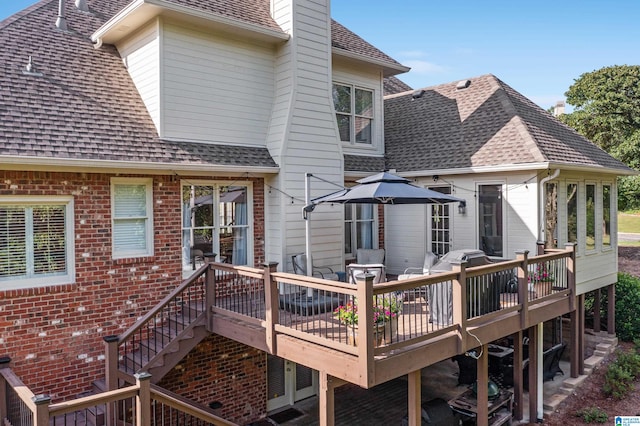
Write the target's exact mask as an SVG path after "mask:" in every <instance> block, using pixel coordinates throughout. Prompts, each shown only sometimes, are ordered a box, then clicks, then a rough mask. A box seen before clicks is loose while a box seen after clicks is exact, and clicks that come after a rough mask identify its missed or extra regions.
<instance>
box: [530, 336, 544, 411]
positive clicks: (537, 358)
mask: <svg viewBox="0 0 640 426" xmlns="http://www.w3.org/2000/svg"><path fill="white" fill-rule="evenodd" d="M538 334H539V328H538V326H537V325H534V326H533V327H529V329H528V335H529V371H528V374H529V421H530V423H535V422H536V421H537V420H538V375H539V374H538V373H539V371H541V370H542V365H538V364H541V362H542V356H541V355H542V348H541V347H540V342H539V339H538Z"/></svg>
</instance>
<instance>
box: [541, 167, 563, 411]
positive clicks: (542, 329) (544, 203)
mask: <svg viewBox="0 0 640 426" xmlns="http://www.w3.org/2000/svg"><path fill="white" fill-rule="evenodd" d="M558 175H560V169H556V170H555V171H554V172H553V174H551V175H549V176H547V177H545V178H543V179H542V180H541V181H540V229H539V231H538V232H539V234H538V241H544V227H545V224H546V223H547V218H546V215H545V206H546V199H545V194H546V191H545V188H544V185H545V184H546V183H547V182H549V181H550V180H553V179H555V178H557V177H558ZM545 243H546V241H545ZM537 327H538V362H537V364H538V365H536V370H538V406H537V407H536V411H537V412H538V419H540V420H541V419H542V418H543V417H544V400H543V397H544V395H543V394H544V392H543V390H544V389H543V387H542V386H543V377H542V376H543V374H542V370H543V366H542V362H543V358H544V356H543V353H542V352H543V350H542V344H543V341H544V336H543V334H542V333H543V332H544V327H543V324H542V323H540V324H538V325H537Z"/></svg>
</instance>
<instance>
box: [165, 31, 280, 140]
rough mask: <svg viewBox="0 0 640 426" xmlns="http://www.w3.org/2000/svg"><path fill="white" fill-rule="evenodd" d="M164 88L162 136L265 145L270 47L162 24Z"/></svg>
mask: <svg viewBox="0 0 640 426" xmlns="http://www.w3.org/2000/svg"><path fill="white" fill-rule="evenodd" d="M162 88H163V97H162V107H163V130H164V131H163V134H162V135H161V136H162V137H166V138H178V139H188V140H199V141H211V142H220V143H230V144H240V145H245V144H246V145H254V146H260V145H262V146H264V145H265V139H266V135H267V128H268V124H269V118H270V114H271V107H272V105H273V97H274V52H273V48H272V47H270V46H268V45H261V44H258V43H250V42H248V41H244V40H239V39H233V38H231V37H229V36H228V35H219V34H212V33H210V32H204V31H200V30H197V29H193V28H188V27H185V26H181V25H179V24H176V23H165V24H164V25H163V58H162Z"/></svg>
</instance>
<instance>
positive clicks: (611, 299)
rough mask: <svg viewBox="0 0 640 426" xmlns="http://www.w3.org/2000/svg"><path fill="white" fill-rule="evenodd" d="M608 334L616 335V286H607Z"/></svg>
mask: <svg viewBox="0 0 640 426" xmlns="http://www.w3.org/2000/svg"><path fill="white" fill-rule="evenodd" d="M607 333H608V334H611V335H613V334H616V285H615V283H614V284H609V285H608V286H607Z"/></svg>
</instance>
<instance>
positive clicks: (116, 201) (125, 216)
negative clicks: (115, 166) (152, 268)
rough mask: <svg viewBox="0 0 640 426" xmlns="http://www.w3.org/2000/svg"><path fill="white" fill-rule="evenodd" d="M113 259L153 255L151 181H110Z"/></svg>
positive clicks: (113, 179)
mask: <svg viewBox="0 0 640 426" xmlns="http://www.w3.org/2000/svg"><path fill="white" fill-rule="evenodd" d="M111 230H112V232H111V235H112V238H111V239H112V257H113V258H114V259H122V258H128V257H144V256H152V255H153V180H152V179H150V178H149V179H146V178H144V179H136V178H112V179H111Z"/></svg>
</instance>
